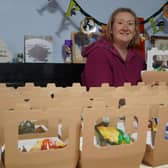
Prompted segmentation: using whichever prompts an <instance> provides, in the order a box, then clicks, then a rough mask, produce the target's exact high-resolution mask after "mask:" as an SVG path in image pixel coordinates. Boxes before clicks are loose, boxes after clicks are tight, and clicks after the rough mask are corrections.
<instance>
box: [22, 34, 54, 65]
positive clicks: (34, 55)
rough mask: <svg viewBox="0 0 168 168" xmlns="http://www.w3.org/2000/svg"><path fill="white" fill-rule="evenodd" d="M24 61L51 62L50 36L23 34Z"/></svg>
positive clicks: (51, 44)
mask: <svg viewBox="0 0 168 168" xmlns="http://www.w3.org/2000/svg"><path fill="white" fill-rule="evenodd" d="M24 43H25V44H24V45H25V46H24V47H25V62H29V63H51V62H53V55H52V54H53V43H52V36H32V35H25V39H24Z"/></svg>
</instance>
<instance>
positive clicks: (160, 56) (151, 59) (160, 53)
mask: <svg viewBox="0 0 168 168" xmlns="http://www.w3.org/2000/svg"><path fill="white" fill-rule="evenodd" d="M152 70H155V71H168V50H159V49H157V48H152V49H151V50H149V51H148V52H147V71H152Z"/></svg>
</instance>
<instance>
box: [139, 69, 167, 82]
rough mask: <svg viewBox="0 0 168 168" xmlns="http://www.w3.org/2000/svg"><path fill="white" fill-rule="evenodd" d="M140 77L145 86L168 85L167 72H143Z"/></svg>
mask: <svg viewBox="0 0 168 168" xmlns="http://www.w3.org/2000/svg"><path fill="white" fill-rule="evenodd" d="M141 77H142V81H143V82H144V83H145V84H158V83H159V82H166V83H168V72H167V71H164V72H163V71H160V72H157V71H143V72H142V74H141Z"/></svg>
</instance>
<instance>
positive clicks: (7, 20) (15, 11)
mask: <svg viewBox="0 0 168 168" xmlns="http://www.w3.org/2000/svg"><path fill="white" fill-rule="evenodd" d="M76 1H77V2H78V3H79V4H80V6H81V7H82V8H83V9H84V10H85V11H86V12H87V13H89V14H90V15H92V16H93V17H94V18H96V19H97V20H99V21H101V22H103V23H106V22H107V20H108V17H109V15H110V14H111V11H112V10H114V9H115V8H117V7H120V6H126V7H131V8H132V9H134V10H135V11H136V13H137V15H138V16H141V17H144V18H147V17H148V16H150V15H152V14H153V13H155V12H156V11H157V10H158V9H159V8H160V7H161V6H162V5H163V4H164V3H165V2H166V1H167V0H127V1H126V0H117V1H116V0H105V1H100V0H99V1H98V0H91V1H89V0H76ZM55 2H56V5H55V7H54V8H45V7H46V5H47V3H48V0H0V4H1V5H0V21H1V23H0V39H1V40H4V41H5V42H6V43H7V45H8V47H9V49H10V51H11V52H12V54H13V55H16V54H17V53H20V52H23V51H24V35H27V34H29V35H51V36H52V37H53V40H54V43H53V47H54V56H53V57H54V62H57V63H62V62H63V58H62V44H63V43H64V40H65V39H70V34H71V32H73V31H78V29H79V25H80V21H81V20H82V19H84V17H85V16H84V15H82V14H81V13H80V12H77V13H76V15H73V16H72V17H70V20H71V21H69V22H67V26H66V27H61V22H62V21H63V19H64V13H65V12H66V10H67V8H68V4H69V0H55ZM43 7H44V10H42V8H43ZM38 10H41V11H42V12H41V13H39V12H38ZM145 26H146V27H149V25H147V24H146V25H145ZM149 32H150V33H152V32H151V30H150V29H149Z"/></svg>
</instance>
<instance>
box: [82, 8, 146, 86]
mask: <svg viewBox="0 0 168 168" xmlns="http://www.w3.org/2000/svg"><path fill="white" fill-rule="evenodd" d="M139 44H140V35H139V31H138V26H137V23H136V14H135V13H134V11H132V10H131V9H129V8H118V9H116V10H115V11H114V12H113V14H112V15H111V17H110V19H109V21H108V24H107V33H106V36H104V37H102V38H101V39H100V40H98V41H97V42H95V43H93V44H91V45H90V46H88V47H86V48H84V49H83V51H82V55H83V56H84V57H87V62H86V64H85V67H84V71H83V72H82V76H81V78H82V84H83V85H85V86H86V87H87V88H89V87H92V86H101V84H102V83H109V85H110V86H122V85H123V84H124V82H130V83H131V84H132V85H135V84H137V82H139V81H141V71H142V70H144V69H145V67H146V66H145V61H144V59H143V56H141V53H140V50H139V49H138V48H137V46H138V45H139Z"/></svg>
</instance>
